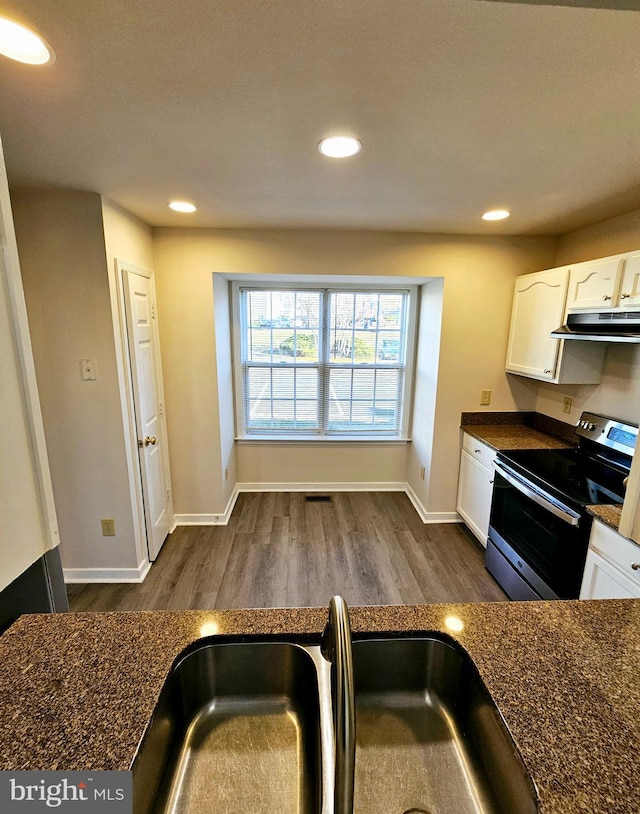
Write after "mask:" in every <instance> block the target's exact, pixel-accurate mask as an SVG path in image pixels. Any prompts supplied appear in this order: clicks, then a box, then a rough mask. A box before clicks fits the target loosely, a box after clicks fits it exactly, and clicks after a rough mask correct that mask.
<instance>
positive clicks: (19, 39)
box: [0, 17, 56, 65]
mask: <svg viewBox="0 0 640 814" xmlns="http://www.w3.org/2000/svg"><path fill="white" fill-rule="evenodd" d="M0 54H4V56H6V57H9V59H15V60H17V61H18V62H25V63H26V64H27V65H50V64H51V63H52V62H53V61H54V60H55V58H56V55H55V54H54V52H53V48H52V47H51V46H50V45H49V44H48V43H47V42H45V41H44V40H43V39H42V37H40V36H38V34H36V33H34V32H33V31H30V30H29V29H28V28H25V26H23V25H20V24H19V23H15V22H14V21H13V20H9V19H7V18H6V17H0Z"/></svg>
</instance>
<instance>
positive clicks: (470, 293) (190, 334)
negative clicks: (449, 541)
mask: <svg viewBox="0 0 640 814" xmlns="http://www.w3.org/2000/svg"><path fill="white" fill-rule="evenodd" d="M154 245H155V257H156V273H157V282H158V298H159V305H160V309H161V312H162V323H161V334H162V345H163V354H164V373H165V388H166V397H167V406H168V409H167V416H168V422H169V436H170V439H171V446H170V452H171V461H172V475H173V483H174V508H175V511H176V513H177V514H178V515H179V514H190V515H191V514H196V515H197V514H215V515H218V514H221V513H222V511H223V510H224V498H225V489H224V486H223V483H222V482H221V481H220V472H221V468H222V448H221V441H222V439H221V436H220V432H219V429H218V428H219V427H220V422H221V417H220V410H219V405H218V396H219V386H218V360H217V358H216V342H215V335H216V326H215V318H214V304H213V302H212V274H214V273H216V272H217V273H221V274H242V273H247V274H285V275H296V276H300V277H304V276H305V275H310V274H316V275H318V274H320V275H327V276H330V275H337V274H339V275H359V276H362V277H363V279H365V278H368V279H370V278H371V277H375V276H391V275H400V276H405V277H442V278H443V280H444V289H443V303H444V312H443V329H442V343H441V346H440V352H439V353H440V360H439V374H438V382H437V384H438V391H437V401H436V405H435V409H434V413H435V416H436V431H435V436H434V443H433V447H432V448H431V447H430V453H431V457H430V460H428V461H424V462H419V461H414V462H413V466H414V468H415V467H416V466H417V467H418V471H419V465H420V464H421V465H426V466H429V468H430V470H431V472H432V473H435V475H434V476H432V477H431V478H430V479H429V480H428V481H427V482H428V484H429V488H428V490H427V491H426V492H425V493H424V494H425V499H426V504H425V505H426V507H427V509H428V511H430V512H453V511H454V510H455V496H456V485H457V484H456V480H457V457H458V456H457V453H456V454H455V455H454V456H453V458H452V454H451V453H452V450H457V449H458V448H459V421H460V412H461V411H463V410H474V409H480V408H479V405H478V402H479V391H480V389H483V388H489V389H491V390H492V391H493V400H492V404H491V409H496V410H513V409H529V408H532V407H533V404H534V403H535V392H536V390H535V387H534V386H532V385H531V383H530V382H524V381H513V380H512V379H513V377H507V376H506V375H505V373H504V354H505V348H506V341H507V335H508V327H509V314H510V307H511V298H512V291H513V278H514V277H515V276H517V275H518V274H524V273H526V272H529V271H534V270H536V269H539V268H543V267H545V266H549V265H552V264H553V259H554V257H555V251H556V240H555V238H508V237H504V238H498V237H497V238H488V237H469V236H455V235H452V236H440V235H420V234H399V233H386V232H370V233H367V232H347V231H344V232H339V231H287V230H262V231H257V230H256V231H250V230H219V231H215V230H189V229H156V230H155V231H154ZM418 432H422V428H418ZM380 446H382V445H380ZM236 454H237V477H238V480H239V481H240V482H248V483H275V482H279V483H282V482H284V483H296V482H304V483H321V484H326V483H332V482H335V483H345V482H351V483H354V484H358V483H371V482H372V480H374V479H375V480H378V479H380V481H381V482H389V481H394V482H396V479H398V478H400V479H401V482H402V483H404V482H406V480H407V471H406V458H407V452H406V449H403V448H402V447H398V446H397V445H387V446H384V448H383V449H380V450H379V451H377V452H376V453H374V454H373V455H371V454H362V453H361V452H360V450H357V449H356V448H355V447H353V448H352V447H351V445H349V444H344V445H341V446H340V447H339V448H337V449H336V444H327V445H323V444H318V443H313V444H312V443H310V444H307V445H304V446H300V445H288V444H275V443H274V444H270V445H268V446H267V445H265V444H260V443H252V444H242V445H240V446H238V449H237V453H236ZM373 459H375V462H374V460H373ZM374 463H375V465H374Z"/></svg>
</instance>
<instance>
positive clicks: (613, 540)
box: [589, 520, 640, 586]
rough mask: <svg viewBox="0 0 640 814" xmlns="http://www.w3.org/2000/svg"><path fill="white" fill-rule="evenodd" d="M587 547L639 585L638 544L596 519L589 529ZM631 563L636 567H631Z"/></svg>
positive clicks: (639, 548) (639, 551)
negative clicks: (589, 536) (589, 537)
mask: <svg viewBox="0 0 640 814" xmlns="http://www.w3.org/2000/svg"><path fill="white" fill-rule="evenodd" d="M589 548H590V549H591V550H593V551H596V552H597V553H598V554H600V555H601V556H602V557H604V558H605V559H606V560H608V561H609V562H611V563H613V564H614V565H615V566H616V567H617V568H619V569H620V570H621V571H622V572H623V574H625V575H626V576H627V577H629V579H632V580H633V581H634V582H635V583H637V584H638V585H639V586H640V546H638V545H636V544H635V543H634V542H632V541H631V540H627V538H626V537H623V536H622V535H621V534H618V533H617V532H615V531H614V530H613V529H611V528H609V527H608V526H605V525H603V524H602V523H600V522H599V521H598V520H596V521H595V522H594V524H593V528H592V530H591V539H590V541H589ZM633 565H636V566H638V567H637V568H633Z"/></svg>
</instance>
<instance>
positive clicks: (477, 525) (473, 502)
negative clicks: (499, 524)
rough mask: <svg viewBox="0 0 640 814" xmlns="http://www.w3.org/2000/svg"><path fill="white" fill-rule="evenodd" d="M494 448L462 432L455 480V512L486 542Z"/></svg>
mask: <svg viewBox="0 0 640 814" xmlns="http://www.w3.org/2000/svg"><path fill="white" fill-rule="evenodd" d="M496 454H497V453H496V451H495V450H493V449H491V447H489V446H487V444H483V443H482V442H481V441H478V440H477V439H476V438H473V437H472V436H471V435H469V434H468V433H466V432H465V433H464V436H463V440H462V453H461V456H460V479H459V481H458V505H457V506H456V509H457V511H458V514H459V515H460V517H462V519H463V520H464V522H465V523H466V524H467V526H468V527H469V529H470V530H471V531H472V532H473V533H474V534H475V536H476V537H477V538H478V540H480V542H481V543H482V545H483V546H484V547H485V548H486V546H487V535H488V534H489V513H490V510H491V496H492V493H493V476H494V471H493V462H494V460H495V457H496Z"/></svg>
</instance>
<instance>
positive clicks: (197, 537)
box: [67, 492, 507, 611]
mask: <svg viewBox="0 0 640 814" xmlns="http://www.w3.org/2000/svg"><path fill="white" fill-rule="evenodd" d="M305 497H306V496H305V494H303V493H299V492H284V493H283V492H262V493H251V494H241V495H240V497H239V498H238V502H237V503H236V506H235V509H234V511H233V514H232V516H231V519H230V521H229V524H228V525H227V526H180V527H178V528H177V529H176V530H175V531H174V532H173V534H171V535H170V536H169V538H168V539H167V541H166V542H165V544H164V547H163V549H162V551H161V552H160V556H159V557H158V559H157V560H156V562H155V563H154V564H153V566H152V567H151V571H150V572H149V574H148V576H147V578H146V579H145V581H144V582H143V583H142V584H134V585H123V584H118V585H96V584H93V585H79V584H76V585H68V586H67V590H68V593H69V604H70V606H71V610H73V611H125V610H188V609H207V608H268V607H312V606H324V605H326V604H327V603H328V601H329V599H330V598H331V597H332V596H333V595H334V594H341V595H342V596H344V597H345V599H346V600H347V602H348V603H349V604H350V605H397V604H422V603H425V602H426V603H430V602H486V601H499V600H505V599H506V598H507V597H506V595H505V594H504V593H503V592H502V590H501V589H500V587H499V586H498V585H497V583H496V582H495V581H494V580H493V578H492V577H491V576H490V575H489V573H488V572H487V571H486V570H485V568H484V551H483V549H482V548H481V547H480V545H479V544H478V543H477V542H476V540H475V538H474V537H473V536H472V535H471V533H470V532H469V531H468V530H467V529H466V527H465V526H463V525H461V524H447V525H424V524H423V523H422V521H421V520H420V518H419V516H418V515H417V513H416V511H415V509H414V508H413V506H412V505H411V503H410V501H409V499H408V498H407V496H406V495H405V494H404V493H402V492H340V493H332V494H331V500H330V501H329V502H308V501H307V500H306V499H305Z"/></svg>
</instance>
